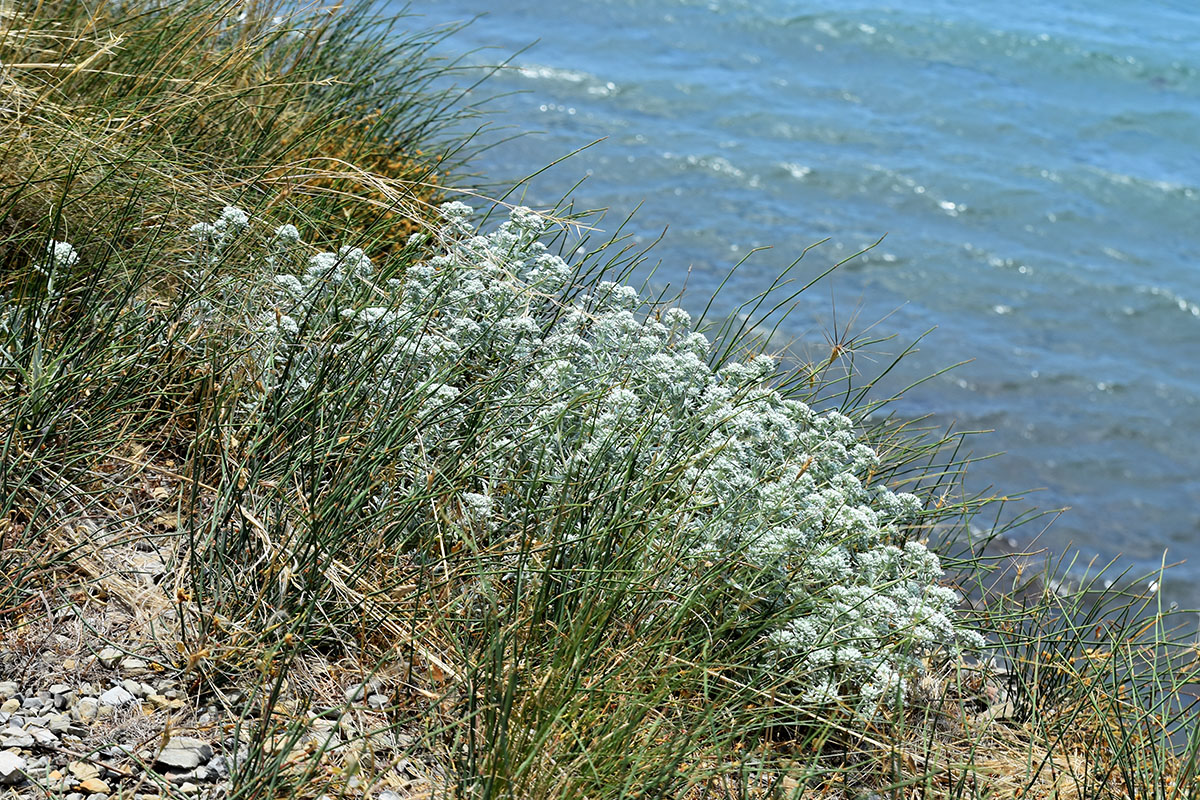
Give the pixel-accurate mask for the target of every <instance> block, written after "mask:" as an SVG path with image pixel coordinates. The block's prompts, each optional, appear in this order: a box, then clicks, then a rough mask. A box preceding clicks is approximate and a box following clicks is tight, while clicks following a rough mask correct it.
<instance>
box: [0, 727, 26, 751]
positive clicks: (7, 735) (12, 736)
mask: <svg viewBox="0 0 1200 800" xmlns="http://www.w3.org/2000/svg"><path fill="white" fill-rule="evenodd" d="M0 747H17V748H21V747H33V736H32V734H30V733H28V732H27V731H25V730H24V729H22V728H7V729H6V730H4V731H3V732H0Z"/></svg>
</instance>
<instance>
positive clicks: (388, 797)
mask: <svg viewBox="0 0 1200 800" xmlns="http://www.w3.org/2000/svg"><path fill="white" fill-rule="evenodd" d="M379 800H403V799H402V798H401V797H400V795H398V794H396V793H395V792H393V791H391V790H385V791H382V792H380V793H379Z"/></svg>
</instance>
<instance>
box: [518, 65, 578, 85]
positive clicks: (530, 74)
mask: <svg viewBox="0 0 1200 800" xmlns="http://www.w3.org/2000/svg"><path fill="white" fill-rule="evenodd" d="M517 72H519V73H520V74H521V76H522V77H525V78H531V79H533V80H541V81H563V82H565V83H583V82H584V81H586V80H588V79H590V78H592V76H591V75H589V74H588V73H586V72H579V71H578V70H573V69H559V68H557V67H543V66H539V65H535V64H530V65H526V66H524V67H517Z"/></svg>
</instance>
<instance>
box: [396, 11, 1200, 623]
mask: <svg viewBox="0 0 1200 800" xmlns="http://www.w3.org/2000/svg"><path fill="white" fill-rule="evenodd" d="M411 11H413V12H415V13H418V14H420V15H421V16H420V17H419V18H418V19H416V20H414V24H425V25H437V24H444V23H448V22H453V21H461V20H465V19H470V18H472V17H474V16H475V15H477V14H480V13H484V12H486V15H485V16H483V17H482V18H480V19H478V20H477V21H476V22H474V24H472V25H470V26H469V27H468V28H467V29H466V30H465V31H462V32H461V33H459V34H456V35H455V36H454V37H453V38H452V39H451V40H450V43H449V50H452V51H458V52H465V51H468V50H472V49H475V48H483V49H482V50H480V51H478V52H475V53H473V54H472V55H471V56H469V57H468V63H471V64H478V65H484V64H494V63H498V62H500V61H502V60H503V59H505V58H506V57H508V56H509V55H511V54H513V53H515V52H517V51H518V50H521V49H522V48H525V47H526V46H528V45H532V46H530V47H528V49H526V50H523V51H522V52H520V54H519V55H517V56H516V57H515V58H513V59H512V62H511V66H510V67H509V68H507V69H505V70H502V71H500V72H499V73H498V74H496V75H494V76H493V77H492V78H491V79H490V80H488V81H487V82H486V83H485V84H484V86H483V87H482V88H481V89H480V90H479V91H477V92H475V93H473V94H472V96H471V97H470V98H468V100H469V101H475V100H479V99H481V98H483V97H485V96H496V97H495V99H493V100H492V101H490V102H489V104H488V108H489V109H490V110H491V113H492V117H491V124H492V125H493V126H494V130H493V131H492V132H491V133H490V134H486V135H487V136H490V137H491V139H490V140H491V141H500V140H502V139H504V138H506V136H509V135H512V134H514V133H525V134H526V135H523V136H521V137H519V138H517V139H515V140H512V141H507V142H505V143H503V144H501V145H499V146H497V147H495V148H493V149H491V150H489V151H487V152H486V153H484V154H483V155H482V156H481V157H480V158H479V159H478V160H477V162H476V166H477V167H478V169H479V170H480V171H481V172H482V173H484V174H485V175H486V176H487V177H488V178H489V179H491V180H493V181H496V182H498V183H507V182H511V181H516V180H518V179H520V178H522V177H524V176H526V175H528V174H531V173H533V172H535V171H537V170H539V169H541V168H542V167H544V166H546V165H547V164H548V163H549V162H550V161H552V160H554V159H556V158H558V157H560V156H563V155H566V154H567V153H570V152H572V151H574V150H576V149H578V148H581V147H584V146H585V145H589V144H591V143H592V142H596V141H597V140H602V141H599V142H598V143H597V144H594V145H593V146H591V147H588V148H587V149H585V150H584V151H583V152H581V153H579V154H577V155H575V156H573V157H572V158H570V159H567V160H566V161H565V162H563V163H562V164H560V165H557V166H555V167H554V168H553V169H551V170H548V171H547V172H545V173H543V174H542V175H540V176H539V177H538V178H536V179H534V180H533V181H531V183H530V185H529V189H528V191H527V192H526V193H525V195H524V201H525V202H527V203H529V204H532V205H542V206H548V205H552V204H553V203H554V202H555V201H557V200H558V199H559V198H560V197H561V196H562V195H563V194H564V193H566V192H567V191H569V190H571V188H572V187H573V186H574V185H575V184H576V182H577V181H578V180H579V179H580V178H584V177H586V178H587V179H586V180H585V181H584V183H583V184H582V185H580V186H579V187H578V188H575V189H574V191H573V192H572V196H573V197H574V199H575V202H576V208H599V207H605V208H610V209H612V211H611V212H610V215H609V217H608V218H607V220H606V222H605V223H604V225H603V227H608V228H610V229H611V228H612V227H615V226H616V224H617V222H619V221H620V220H621V219H623V217H624V216H625V214H627V213H629V212H630V211H632V210H633V209H634V208H635V207H636V206H638V205H640V206H641V207H640V210H639V211H638V212H637V214H636V216H635V217H634V221H633V224H632V226H631V228H630V230H632V232H633V233H634V234H635V235H636V236H637V237H638V238H639V239H641V240H643V241H647V242H648V241H651V240H652V239H653V238H655V237H656V236H657V235H658V234H659V233H660V232H661V231H662V229H664V228H666V229H667V232H666V235H665V237H664V238H663V241H662V242H661V243H660V244H658V245H657V246H656V247H655V249H654V250H653V251H652V252H653V255H654V258H655V259H656V260H659V261H661V262H662V263H661V266H660V267H659V268H658V271H657V273H656V274H655V278H654V279H655V281H657V282H659V283H660V284H665V283H669V284H671V285H672V286H675V287H678V286H681V285H682V284H684V282H685V281H686V283H687V297H689V298H691V299H690V301H685V306H686V307H689V308H695V307H702V304H703V302H704V301H705V300H707V298H708V296H709V294H711V292H712V291H714V290H715V289H716V288H717V286H718V285H719V283H720V281H721V280H722V279H723V278H724V277H725V275H726V273H727V271H728V269H729V268H730V267H731V266H732V265H733V264H735V263H737V262H738V261H739V260H741V259H742V258H743V257H745V256H746V255H747V254H748V253H749V252H750V251H751V250H753V249H754V248H758V247H766V246H770V248H771V249H770V250H768V251H765V252H761V253H756V254H754V255H753V256H751V257H750V258H749V259H748V260H747V262H746V263H745V264H744V265H743V266H742V267H741V268H740V269H739V270H738V271H737V272H736V273H735V275H734V277H733V278H732V280H730V282H729V283H728V284H727V285H726V286H725V288H724V289H723V295H724V300H723V302H724V303H726V304H727V306H732V305H733V304H734V303H736V302H738V301H740V300H745V299H747V298H750V297H752V296H753V295H755V294H756V293H757V292H759V291H761V290H762V289H763V288H764V287H765V286H766V285H767V284H769V283H770V281H771V279H772V278H773V277H774V276H775V275H776V274H777V273H778V272H779V271H780V270H781V269H782V268H783V267H786V265H787V264H789V263H790V262H791V261H792V260H793V259H794V258H795V257H796V256H798V255H799V254H800V253H801V252H802V251H803V250H804V248H805V247H807V246H808V245H810V244H812V243H814V242H817V241H819V240H823V239H828V241H827V242H826V243H825V244H823V245H821V246H820V247H818V248H816V249H814V250H813V251H812V252H810V253H809V254H808V256H807V257H806V258H805V261H804V262H802V265H801V270H800V272H799V273H798V276H799V277H801V278H808V277H812V276H814V275H816V274H818V273H819V272H820V271H822V270H823V269H825V268H826V267H828V266H829V265H831V264H833V263H836V262H837V261H840V260H842V259H843V258H845V257H846V256H848V255H850V254H852V253H854V252H857V251H858V250H861V249H862V248H864V247H866V246H868V245H871V244H872V243H874V242H876V241H877V240H878V239H879V238H880V237H881V236H884V234H886V237H885V238H884V239H883V241H882V242H881V243H880V244H879V245H878V246H876V247H875V248H874V249H872V250H870V252H868V253H867V254H865V255H863V256H860V257H858V258H856V259H854V260H852V261H850V262H849V263H847V264H846V265H844V266H842V267H841V268H839V270H837V272H836V273H835V274H834V275H833V276H832V277H831V278H830V279H828V280H826V281H823V282H822V283H820V284H818V285H817V286H816V287H814V288H813V289H812V290H810V291H809V292H808V293H806V295H805V296H804V297H802V298H801V301H800V303H799V305H798V306H797V308H796V310H795V311H794V312H793V314H792V316H791V317H789V319H788V320H787V321H786V322H785V324H784V326H783V327H782V329H781V331H780V334H781V336H783V337H784V339H786V340H794V341H795V347H796V348H797V349H798V350H801V351H808V352H809V353H811V354H812V355H814V356H815V357H820V356H821V355H822V347H824V348H825V351H824V353H825V354H828V346H827V345H826V343H825V342H826V340H827V339H836V338H838V337H841V336H842V335H843V334H844V332H845V331H846V330H849V331H850V332H851V333H853V332H855V331H859V332H861V331H862V330H864V329H866V328H868V327H869V326H871V325H874V327H873V328H871V333H872V334H885V335H894V336H895V338H894V340H893V341H891V342H889V343H886V344H882V345H877V346H876V347H875V348H874V350H875V354H874V355H873V356H872V355H870V354H865V355H864V356H863V357H862V358H860V359H859V360H858V361H857V362H856V365H855V366H856V369H858V370H859V371H860V373H861V374H862V376H863V378H864V379H865V378H867V377H870V376H871V374H872V372H878V371H879V370H880V369H881V368H882V367H884V366H886V365H887V363H888V362H889V356H890V355H894V354H896V353H898V352H899V351H900V350H902V349H903V348H904V347H905V346H906V345H907V344H909V343H910V342H912V341H913V340H915V339H917V338H918V337H920V336H921V335H922V334H923V333H925V332H926V331H928V330H929V329H931V328H936V330H934V331H933V332H932V333H930V335H929V336H927V337H926V338H925V339H924V340H923V341H922V342H921V343H920V345H919V352H918V353H916V354H915V355H914V356H912V357H910V358H907V359H905V360H904V361H903V362H902V363H901V365H900V367H898V368H897V371H896V372H895V373H893V375H892V376H891V378H892V379H893V381H894V383H893V384H890V385H903V384H905V383H907V382H910V381H913V380H917V379H919V378H921V377H924V376H926V375H929V374H931V373H934V372H936V371H938V370H940V369H942V368H943V367H946V366H948V365H951V364H954V363H957V362H960V361H969V362H970V363H968V364H966V365H964V366H961V367H959V368H957V369H954V370H951V371H950V372H948V373H947V374H945V375H942V376H939V377H937V378H935V379H933V380H930V381H928V382H926V383H924V384H922V385H921V386H919V387H918V388H916V389H914V390H912V391H910V392H908V393H907V394H906V395H905V396H904V397H903V398H902V399H901V400H900V401H899V402H898V403H897V404H896V405H895V409H896V411H897V412H898V413H900V414H903V415H906V416H910V417H918V416H925V415H930V416H931V418H932V420H934V421H936V422H938V423H941V424H943V425H944V424H948V423H951V422H953V423H954V424H955V426H956V427H957V428H958V429H960V430H984V429H986V430H992V431H994V433H991V434H989V435H987V436H983V437H980V438H978V439H975V440H973V442H972V444H971V448H972V449H973V450H974V452H975V454H976V455H985V454H988V453H992V452H997V451H1006V452H1005V454H1004V455H1002V456H1000V457H998V458H995V459H989V460H986V461H982V462H980V463H978V464H975V465H974V466H972V467H971V468H970V470H969V473H968V478H967V484H968V486H969V487H971V488H973V489H975V490H982V489H984V488H986V487H988V486H992V487H994V490H995V491H996V492H997V493H1001V494H1015V493H1018V492H1020V491H1022V490H1028V489H1040V490H1041V491H1038V492H1036V493H1033V494H1029V495H1027V500H1026V501H1025V504H1024V505H1025V506H1028V505H1036V506H1039V507H1041V508H1046V509H1051V508H1060V507H1069V510H1068V511H1066V512H1065V513H1064V514H1063V515H1062V516H1061V517H1060V518H1058V519H1057V520H1056V521H1054V523H1053V524H1052V525H1051V526H1050V527H1049V528H1048V529H1047V530H1045V531H1044V532H1042V527H1043V525H1042V524H1040V523H1039V524H1035V525H1033V526H1026V527H1025V528H1024V529H1022V530H1020V531H1018V532H1017V535H1018V536H1021V537H1024V538H1025V539H1030V538H1033V537H1034V536H1035V535H1037V534H1039V533H1040V538H1038V540H1037V542H1038V545H1039V546H1045V547H1048V548H1050V549H1051V550H1052V551H1054V552H1055V553H1074V552H1078V553H1079V554H1080V555H1081V556H1082V557H1083V560H1084V561H1087V560H1089V559H1093V558H1094V559H1098V560H1099V562H1100V563H1103V562H1107V561H1108V560H1109V559H1112V558H1116V557H1118V556H1119V557H1120V560H1119V562H1118V563H1119V567H1118V569H1125V568H1128V569H1129V570H1130V571H1131V574H1142V573H1149V572H1151V571H1153V570H1154V569H1156V568H1157V567H1158V566H1159V565H1160V564H1161V563H1162V562H1163V560H1164V557H1165V559H1166V561H1167V562H1168V563H1170V562H1174V561H1177V560H1182V559H1186V560H1187V563H1184V564H1183V565H1181V566H1178V567H1175V568H1173V569H1172V570H1169V571H1168V572H1167V573H1166V577H1165V580H1164V581H1163V584H1162V585H1163V593H1164V598H1165V599H1169V600H1172V601H1177V602H1179V603H1180V604H1183V605H1185V606H1192V607H1195V606H1200V9H1198V8H1196V7H1193V4H1192V3H1190V2H1172V1H1171V0H1136V1H1135V0H1091V2H1086V3H1085V2H1069V1H1068V2H1054V3H1019V4H1012V3H993V2H983V0H974V1H973V2H963V0H953V2H951V0H912V1H911V2H893V3H890V4H881V3H875V2H855V1H854V0H844V1H843V0H838V1H836V2H835V1H834V0H816V1H814V2H806V3H801V2H795V0H704V1H703V2H689V1H687V0H588V2H581V3H569V4H564V3H562V2H558V0H555V1H554V2H551V0H505V2H503V3H501V2H495V3H487V2H479V0H440V2H436V3H434V2H427V3H421V4H419V5H418V6H415V7H413V8H412V9H411ZM467 77H472V76H467V75H464V80H465V79H466V78H467ZM505 126H508V127H507V128H506V127H505ZM531 131H536V133H529V132H531ZM1164 553H1165V556H1164Z"/></svg>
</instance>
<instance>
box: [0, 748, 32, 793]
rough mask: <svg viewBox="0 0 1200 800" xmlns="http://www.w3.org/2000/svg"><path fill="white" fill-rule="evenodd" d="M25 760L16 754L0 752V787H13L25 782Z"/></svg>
mask: <svg viewBox="0 0 1200 800" xmlns="http://www.w3.org/2000/svg"><path fill="white" fill-rule="evenodd" d="M25 769H26V764H25V759H23V758H21V757H20V756H19V755H17V754H16V753H9V752H7V751H5V752H0V785H4V786H15V785H17V784H18V783H20V782H21V781H23V780H25Z"/></svg>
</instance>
